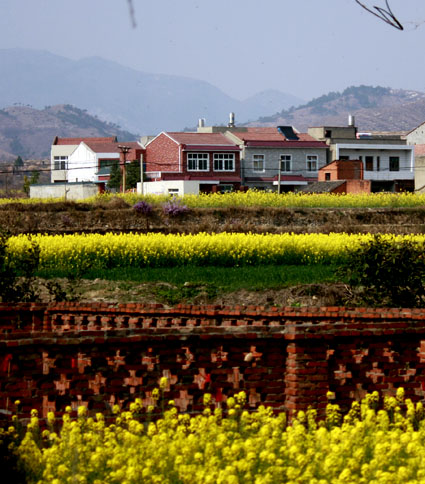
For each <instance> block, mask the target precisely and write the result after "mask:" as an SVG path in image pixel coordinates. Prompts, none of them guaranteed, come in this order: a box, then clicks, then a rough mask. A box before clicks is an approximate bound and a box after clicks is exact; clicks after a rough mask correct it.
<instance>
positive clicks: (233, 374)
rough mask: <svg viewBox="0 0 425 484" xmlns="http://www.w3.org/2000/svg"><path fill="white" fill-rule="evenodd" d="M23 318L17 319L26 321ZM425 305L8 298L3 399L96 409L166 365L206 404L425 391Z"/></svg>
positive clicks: (1, 314) (312, 401) (192, 402)
mask: <svg viewBox="0 0 425 484" xmlns="http://www.w3.org/2000/svg"><path fill="white" fill-rule="evenodd" d="M18 323H19V324H18ZM424 368H425V310H424V309H412V310H410V309H386V308H379V309H368V308H358V309H346V308H337V307H328V308H281V309H278V308H273V309H270V310H265V309H264V308H260V307H238V308H230V307H219V306H205V307H196V306H189V305H184V306H177V307H176V308H170V309H166V308H163V307H161V306H159V305H152V306H143V305H137V304H127V305H119V306H117V305H115V304H105V303H92V304H87V303H84V304H78V303H69V302H68V303H57V304H51V305H38V304H34V303H27V304H25V303H21V304H16V305H9V304H0V411H1V413H3V414H6V415H7V414H9V413H12V411H14V410H15V408H14V405H13V403H12V402H14V401H15V400H17V399H19V400H20V401H21V403H22V407H21V408H22V413H21V414H20V416H21V417H26V416H29V414H30V411H31V409H32V408H36V409H38V410H39V412H40V415H41V416H44V417H45V416H46V415H47V412H48V411H56V412H64V409H65V407H66V406H67V405H71V406H72V408H73V409H74V410H75V409H76V408H77V407H78V406H80V405H86V406H88V408H89V411H90V412H91V413H95V412H97V411H103V412H105V413H108V412H110V410H111V407H112V405H113V404H119V405H120V406H121V407H122V408H127V407H128V405H129V403H130V402H131V401H133V400H134V399H135V398H136V397H140V398H141V399H142V401H143V403H144V405H145V406H148V405H149V404H151V403H153V402H152V391H153V390H154V388H156V387H158V384H159V380H160V378H161V377H163V376H166V377H167V378H168V383H169V384H168V387H167V388H166V390H165V399H166V401H167V400H169V399H173V400H174V401H175V402H176V405H177V407H179V409H180V410H181V411H183V412H185V411H191V412H200V411H202V410H203V405H202V396H203V394H204V392H208V393H210V394H212V397H213V403H214V404H215V405H217V406H220V405H221V404H222V402H223V401H225V400H226V399H227V397H228V396H231V395H233V394H234V393H236V392H239V391H240V390H244V391H245V392H246V393H247V395H248V406H249V407H250V408H251V409H255V408H257V407H258V406H259V405H261V404H263V405H266V406H269V407H273V408H274V409H276V410H279V411H286V412H288V413H289V414H293V413H294V412H297V411H298V410H305V409H307V408H308V407H309V406H313V407H314V408H316V409H318V413H319V416H321V417H323V416H324V409H325V407H326V404H327V396H326V394H327V392H328V391H331V392H334V393H335V403H337V404H339V405H340V406H341V407H342V409H343V410H347V409H348V408H349V407H350V405H351V402H352V401H353V400H359V399H361V398H362V397H364V396H365V394H366V393H367V392H372V391H374V390H379V391H380V393H381V394H382V395H394V394H395V392H396V389H397V388H398V387H403V388H404V389H405V392H406V397H407V398H411V399H412V400H413V401H414V402H417V401H423V400H424V397H425V390H424V389H425V373H424Z"/></svg>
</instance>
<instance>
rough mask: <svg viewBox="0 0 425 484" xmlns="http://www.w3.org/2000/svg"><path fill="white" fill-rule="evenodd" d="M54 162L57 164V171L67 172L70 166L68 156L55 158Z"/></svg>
mask: <svg viewBox="0 0 425 484" xmlns="http://www.w3.org/2000/svg"><path fill="white" fill-rule="evenodd" d="M53 161H54V164H55V170H66V169H67V165H68V157H67V156H54V157H53Z"/></svg>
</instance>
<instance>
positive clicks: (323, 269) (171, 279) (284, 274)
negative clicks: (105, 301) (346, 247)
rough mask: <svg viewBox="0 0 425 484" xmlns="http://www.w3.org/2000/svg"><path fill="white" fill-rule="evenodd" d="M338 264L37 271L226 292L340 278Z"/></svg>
mask: <svg viewBox="0 0 425 484" xmlns="http://www.w3.org/2000/svg"><path fill="white" fill-rule="evenodd" d="M335 270H336V266H334V265H321V264H317V265H310V266H295V265H261V266H245V267H214V266H206V267H200V266H190V265H189V266H183V267H171V268H149V267H148V268H131V267H129V268H114V269H108V270H88V271H86V272H84V273H81V274H76V273H72V272H69V271H60V270H54V269H50V270H43V271H39V273H38V274H37V275H38V276H40V277H44V278H47V279H51V278H55V277H68V278H76V277H80V278H84V279H92V280H94V279H105V280H110V281H133V282H138V283H144V282H167V283H169V284H173V285H177V286H180V285H183V284H204V285H208V286H214V287H217V288H220V289H221V290H223V291H225V292H231V291H237V290H239V289H249V290H263V289H275V288H280V287H287V286H292V285H297V284H315V283H321V282H336V278H335Z"/></svg>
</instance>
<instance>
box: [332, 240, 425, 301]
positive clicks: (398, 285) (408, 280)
mask: <svg viewBox="0 0 425 484" xmlns="http://www.w3.org/2000/svg"><path fill="white" fill-rule="evenodd" d="M338 275H339V276H340V277H341V278H343V279H344V280H346V281H347V282H348V283H349V284H350V285H351V286H355V287H358V288H360V292H359V293H358V296H359V297H360V299H361V302H363V303H366V304H368V305H372V306H394V307H421V306H423V305H424V304H425V287H424V282H425V254H424V244H423V242H418V241H417V240H416V241H414V240H409V239H407V238H406V239H402V240H396V239H395V238H394V240H389V239H388V237H386V238H384V237H383V236H381V235H374V236H373V238H372V239H371V240H370V241H368V242H363V243H362V244H361V245H360V247H358V248H357V249H355V250H353V251H352V252H350V253H349V255H348V257H347V259H346V261H345V262H344V263H343V264H342V265H341V266H340V268H339V269H338Z"/></svg>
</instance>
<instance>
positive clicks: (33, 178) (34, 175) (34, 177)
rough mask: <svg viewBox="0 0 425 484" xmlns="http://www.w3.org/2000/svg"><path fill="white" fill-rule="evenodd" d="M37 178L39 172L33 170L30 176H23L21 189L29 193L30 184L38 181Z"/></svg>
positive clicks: (38, 177)
mask: <svg viewBox="0 0 425 484" xmlns="http://www.w3.org/2000/svg"><path fill="white" fill-rule="evenodd" d="M39 179H40V172H38V171H33V172H32V174H31V177H30V178H28V177H27V175H25V176H24V184H23V187H22V189H23V190H24V192H25V193H26V194H27V195H29V194H30V185H35V184H36V183H38V180H39Z"/></svg>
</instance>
